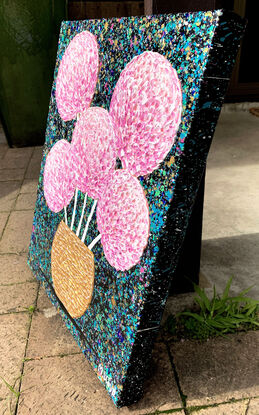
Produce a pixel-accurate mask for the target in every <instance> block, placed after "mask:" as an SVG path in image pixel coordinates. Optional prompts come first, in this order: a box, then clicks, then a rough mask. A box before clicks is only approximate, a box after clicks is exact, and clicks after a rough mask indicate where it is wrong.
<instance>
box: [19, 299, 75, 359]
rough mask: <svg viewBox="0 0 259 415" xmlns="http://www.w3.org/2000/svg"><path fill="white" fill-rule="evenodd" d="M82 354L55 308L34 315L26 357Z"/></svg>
mask: <svg viewBox="0 0 259 415" xmlns="http://www.w3.org/2000/svg"><path fill="white" fill-rule="evenodd" d="M71 353H81V351H80V349H79V347H78V345H77V343H76V342H75V340H74V338H73V336H72V334H70V332H69V330H68V329H67V327H66V326H65V323H64V322H63V321H62V318H61V316H60V315H59V314H57V312H56V310H55V307H53V306H52V308H51V309H49V308H48V309H46V310H43V311H37V312H35V313H34V314H33V317H32V324H31V330H30V338H29V342H28V348H27V351H26V357H28V358H35V357H37V358H38V357H42V356H56V355H63V354H71Z"/></svg>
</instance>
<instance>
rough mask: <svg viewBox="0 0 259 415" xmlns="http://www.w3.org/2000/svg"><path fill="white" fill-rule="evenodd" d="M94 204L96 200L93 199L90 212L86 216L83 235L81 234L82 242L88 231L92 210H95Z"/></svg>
mask: <svg viewBox="0 0 259 415" xmlns="http://www.w3.org/2000/svg"><path fill="white" fill-rule="evenodd" d="M96 204H97V200H95V201H94V204H93V206H92V209H91V212H90V214H89V216H88V218H87V222H86V225H85V230H84V233H83V236H82V239H81V241H82V242H84V241H85V237H86V234H87V231H88V226H89V223H90V221H91V219H92V216H93V214H94V210H95V207H96Z"/></svg>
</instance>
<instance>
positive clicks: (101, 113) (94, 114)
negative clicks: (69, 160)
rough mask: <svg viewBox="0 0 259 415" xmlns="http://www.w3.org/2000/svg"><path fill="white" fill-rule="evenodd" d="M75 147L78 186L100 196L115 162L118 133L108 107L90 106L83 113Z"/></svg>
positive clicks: (94, 195)
mask: <svg viewBox="0 0 259 415" xmlns="http://www.w3.org/2000/svg"><path fill="white" fill-rule="evenodd" d="M72 148H73V157H74V162H73V165H74V169H75V185H76V187H78V189H79V190H81V191H82V192H84V193H85V192H86V193H87V194H88V195H89V196H90V197H91V198H93V199H99V197H100V196H101V194H102V192H103V189H104V186H105V183H106V181H107V178H108V176H109V173H110V172H112V171H113V170H114V169H115V164H116V153H115V135H114V130H113V125H112V120H111V117H110V115H109V113H108V111H106V110H105V109H104V108H99V107H91V108H89V109H87V110H86V111H84V112H83V113H82V115H81V117H80V119H79V120H78V121H77V123H76V126H75V129H74V132H73V137H72Z"/></svg>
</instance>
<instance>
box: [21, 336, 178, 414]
mask: <svg viewBox="0 0 259 415" xmlns="http://www.w3.org/2000/svg"><path fill="white" fill-rule="evenodd" d="M154 359H155V361H156V365H157V368H156V371H155V373H154V374H153V376H152V377H151V378H150V379H149V380H148V381H147V382H146V385H145V394H144V397H143V398H142V399H141V400H140V401H139V402H138V403H137V404H134V405H132V406H131V407H130V408H127V407H124V408H121V409H116V408H115V406H114V404H113V402H112V400H111V399H110V398H109V397H108V395H107V392H106V391H105V389H104V387H103V386H102V385H101V383H100V382H99V380H98V379H97V377H96V375H95V373H94V371H93V370H92V368H91V367H90V365H89V364H88V362H87V360H86V359H85V357H84V356H83V355H82V354H78V355H72V356H64V357H63V358H61V357H50V358H43V359H40V360H32V361H28V362H25V370H24V377H23V382H22V389H21V392H22V393H21V396H20V401H19V407H18V413H17V414H18V415H24V414H26V413H28V412H29V411H30V412H31V413H33V414H34V413H39V414H44V413H46V414H47V413H49V414H55V415H61V414H64V413H67V414H81V413H82V414H83V413H85V414H87V415H116V414H120V415H126V414H132V415H137V414H138V415H140V414H148V413H152V412H154V411H155V410H156V409H158V408H160V407H162V406H163V405H165V404H168V408H170V409H172V408H179V412H180V408H181V401H180V398H179V396H178V393H177V388H176V385H175V383H174V379H173V374H172V371H171V367H170V362H169V359H168V356H167V354H166V351H165V346H163V347H162V346H161V345H160V344H159V345H157V346H156V350H155V353H154ZM43 385H44V386H43ZM180 413H181V412H180Z"/></svg>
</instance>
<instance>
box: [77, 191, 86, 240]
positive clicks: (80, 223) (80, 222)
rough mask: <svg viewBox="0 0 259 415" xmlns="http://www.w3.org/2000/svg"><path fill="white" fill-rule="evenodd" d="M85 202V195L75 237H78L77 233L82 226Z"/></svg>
mask: <svg viewBox="0 0 259 415" xmlns="http://www.w3.org/2000/svg"><path fill="white" fill-rule="evenodd" d="M86 201H87V193H86V194H85V198H84V204H83V209H82V213H81V217H80V221H79V225H78V227H77V231H76V236H78V235H79V232H80V229H81V225H82V221H83V217H84V213H85V207H86Z"/></svg>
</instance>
